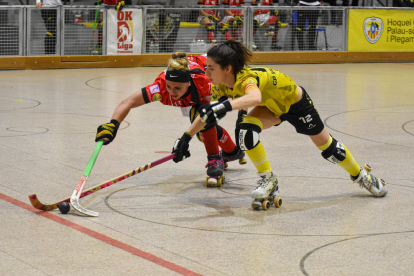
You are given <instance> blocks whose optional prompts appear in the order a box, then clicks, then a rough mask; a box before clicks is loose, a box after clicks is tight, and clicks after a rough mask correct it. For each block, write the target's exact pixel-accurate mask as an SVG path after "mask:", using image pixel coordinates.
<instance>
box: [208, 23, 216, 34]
mask: <svg viewBox="0 0 414 276" xmlns="http://www.w3.org/2000/svg"><path fill="white" fill-rule="evenodd" d="M206 28H207V30H209V31H211V32H214V31H215V30H216V27H215V26H214V25H213V24H212V23H207V24H206Z"/></svg>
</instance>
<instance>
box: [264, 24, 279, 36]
mask: <svg viewBox="0 0 414 276" xmlns="http://www.w3.org/2000/svg"><path fill="white" fill-rule="evenodd" d="M275 30H276V28H275V26H273V25H272V26H270V27H269V28H268V29H267V31H266V32H265V33H264V36H266V37H267V36H273V35H274V34H275Z"/></svg>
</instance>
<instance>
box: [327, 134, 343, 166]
mask: <svg viewBox="0 0 414 276" xmlns="http://www.w3.org/2000/svg"><path fill="white" fill-rule="evenodd" d="M321 154H322V156H323V158H325V159H326V160H328V161H329V162H331V163H334V164H338V163H340V162H342V161H344V160H345V158H346V152H345V148H344V146H343V145H342V143H341V142H338V141H337V140H335V139H334V138H332V144H331V145H330V146H329V147H328V148H327V149H326V150H324V151H322V153H321Z"/></svg>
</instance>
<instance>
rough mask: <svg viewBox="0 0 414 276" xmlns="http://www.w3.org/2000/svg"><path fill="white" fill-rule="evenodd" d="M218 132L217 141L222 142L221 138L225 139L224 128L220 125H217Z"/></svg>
mask: <svg viewBox="0 0 414 276" xmlns="http://www.w3.org/2000/svg"><path fill="white" fill-rule="evenodd" d="M216 131H217V140H218V141H220V140H221V137H223V128H222V127H221V126H219V125H216Z"/></svg>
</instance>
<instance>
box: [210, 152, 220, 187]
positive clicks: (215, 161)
mask: <svg viewBox="0 0 414 276" xmlns="http://www.w3.org/2000/svg"><path fill="white" fill-rule="evenodd" d="M207 159H208V162H207V165H206V168H207V178H206V186H207V187H210V186H217V187H221V186H222V185H223V184H224V175H223V170H224V162H223V158H222V157H221V155H220V154H213V155H209V156H207Z"/></svg>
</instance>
